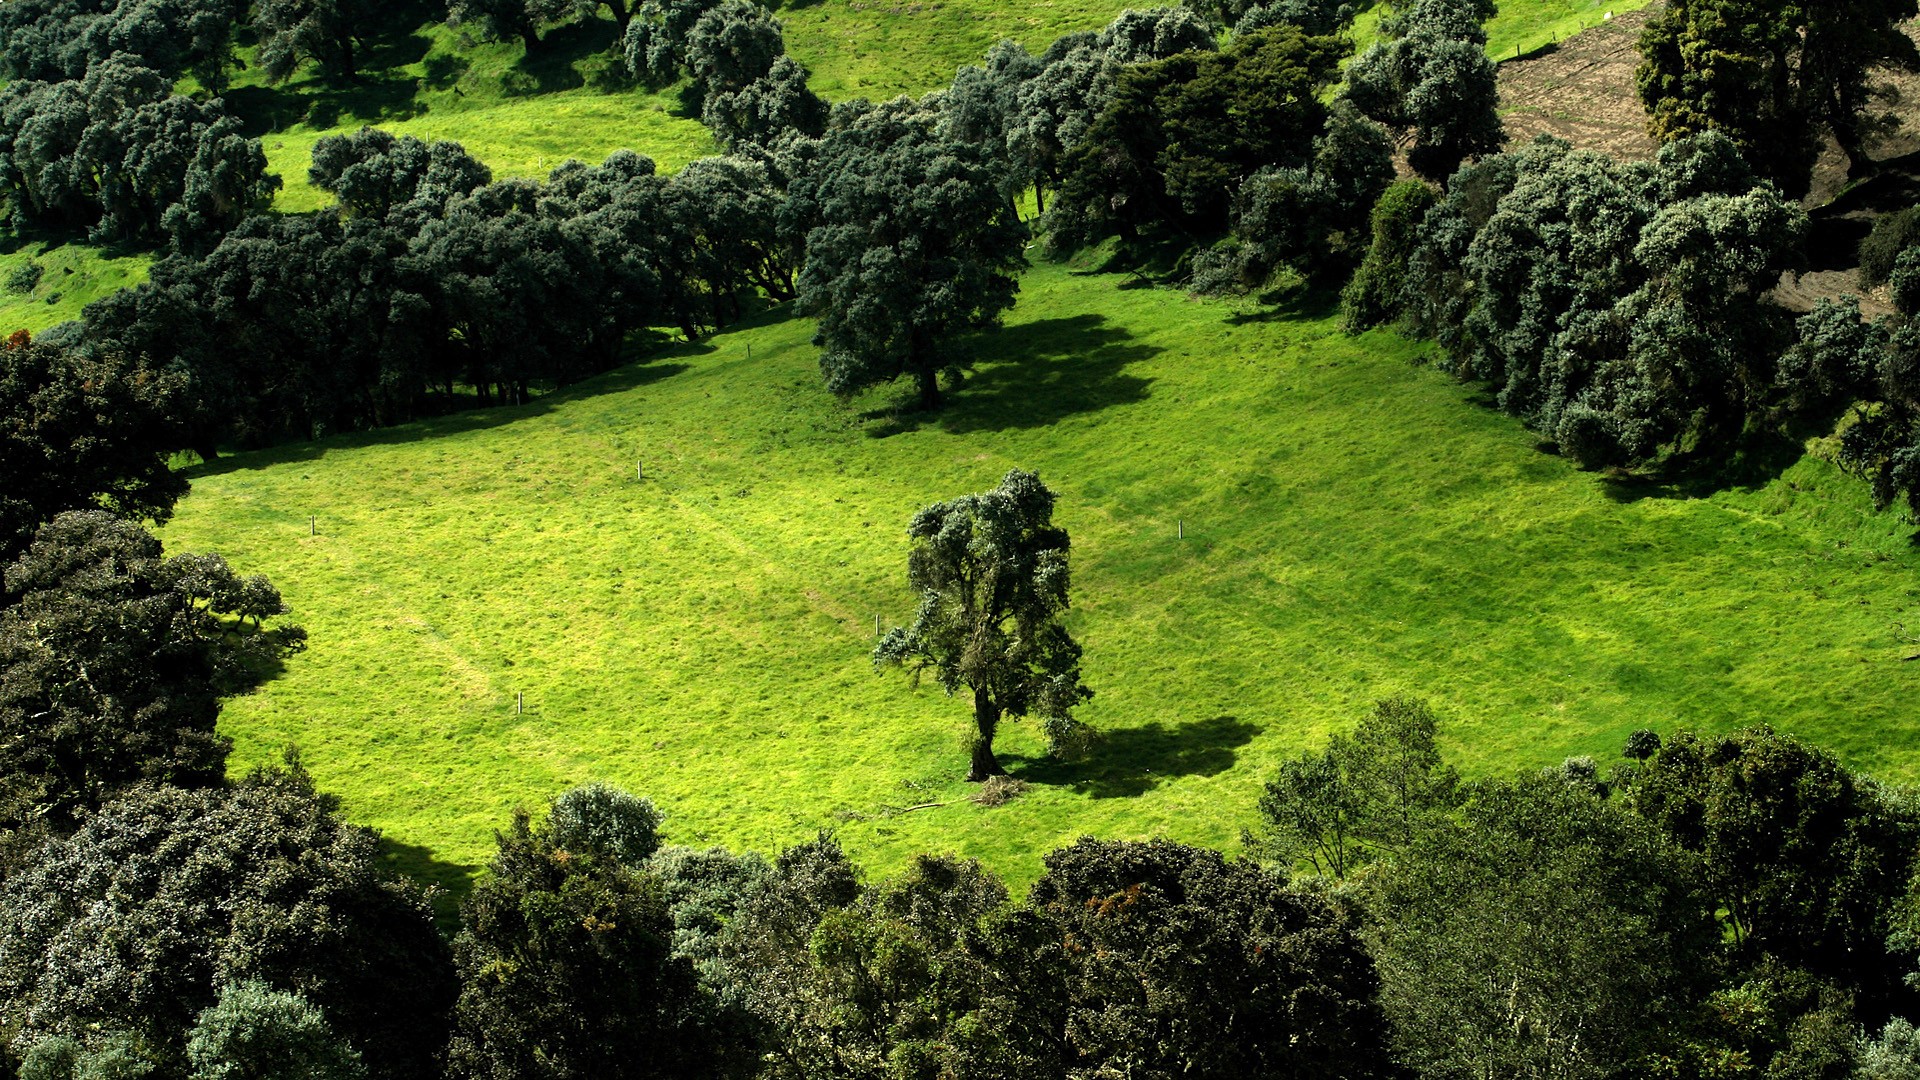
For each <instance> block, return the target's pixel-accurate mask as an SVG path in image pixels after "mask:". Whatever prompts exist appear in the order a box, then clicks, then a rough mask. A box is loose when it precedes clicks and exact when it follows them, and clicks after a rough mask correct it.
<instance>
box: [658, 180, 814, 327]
mask: <svg viewBox="0 0 1920 1080" xmlns="http://www.w3.org/2000/svg"><path fill="white" fill-rule="evenodd" d="M666 195H667V199H668V200H669V204H670V206H671V210H670V214H671V216H672V218H673V220H675V221H678V222H681V223H682V224H683V226H684V228H685V230H686V232H685V235H687V236H689V237H690V238H691V240H692V244H693V249H694V252H695V258H694V262H693V265H694V266H695V267H697V273H698V275H699V276H700V277H701V278H702V279H704V280H705V281H706V282H708V289H709V290H710V291H711V292H713V293H715V294H717V295H720V296H730V295H733V294H737V293H741V292H744V291H747V290H750V289H759V290H760V291H761V292H763V293H765V294H766V295H767V296H768V297H770V298H772V299H774V300H777V301H778V300H791V299H793V297H794V292H795V283H794V277H795V275H797V274H798V273H799V272H800V261H801V258H802V255H803V248H804V246H805V239H806V238H805V236H804V234H803V233H802V231H801V229H800V228H799V225H798V223H797V222H796V221H795V220H794V219H793V216H792V215H790V214H788V213H786V212H785V211H786V193H785V192H784V191H781V190H780V188H779V187H778V186H777V185H776V183H775V181H774V178H773V176H772V173H771V170H770V169H769V168H768V166H767V165H765V164H763V163H762V162H759V161H754V160H749V159H746V158H737V157H734V158H701V159H700V160H699V161H695V162H693V163H692V164H690V165H688V166H687V167H686V168H684V169H681V170H680V171H679V172H677V173H675V174H674V175H673V177H672V178H671V179H670V180H669V181H668V182H667V185H666Z"/></svg>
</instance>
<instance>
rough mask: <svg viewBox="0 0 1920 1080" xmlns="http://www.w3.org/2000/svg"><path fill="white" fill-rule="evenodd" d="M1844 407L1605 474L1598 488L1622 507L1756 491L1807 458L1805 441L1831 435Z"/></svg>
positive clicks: (1801, 415) (1829, 409) (1794, 419)
mask: <svg viewBox="0 0 1920 1080" xmlns="http://www.w3.org/2000/svg"><path fill="white" fill-rule="evenodd" d="M1846 408H1847V406H1834V407H1831V408H1827V409H1818V410H1814V411H1811V412H1807V413H1803V414H1800V415H1797V416H1794V417H1792V418H1791V419H1789V420H1788V421H1786V422H1785V423H1784V424H1781V425H1778V426H1773V425H1768V426H1762V427H1756V428H1754V429H1752V430H1749V431H1748V432H1746V433H1745V434H1743V435H1742V436H1741V437H1740V439H1739V441H1738V442H1736V443H1735V444H1734V445H1733V446H1731V447H1729V448H1725V449H1720V450H1717V451H1699V450H1695V451H1684V452H1681V453H1677V454H1674V455H1673V456H1671V457H1669V458H1667V459H1665V460H1664V461H1661V462H1659V463H1658V464H1656V465H1654V466H1652V467H1650V468H1648V469H1645V470H1642V471H1639V472H1631V473H1629V472H1625V471H1614V472H1608V473H1606V474H1604V476H1603V477H1602V490H1603V491H1605V492H1606V495H1607V497H1608V498H1610V499H1612V500H1614V501H1615V502H1620V503H1635V502H1639V501H1640V500H1642V499H1704V498H1707V497H1708V496H1711V495H1717V494H1719V493H1720V492H1723V491H1740V492H1748V493H1751V492H1755V491H1758V490H1760V489H1761V488H1764V487H1766V486H1767V485H1768V484H1771V483H1773V482H1774V481H1776V480H1778V479H1780V477H1781V476H1782V474H1784V473H1785V472H1786V471H1787V470H1788V469H1790V468H1792V467H1793V466H1794V464H1795V463H1796V462H1798V461H1799V460H1800V459H1801V458H1803V457H1805V456H1806V455H1807V441H1808V440H1809V439H1812V438H1815V437H1817V436H1821V435H1825V434H1827V433H1829V432H1831V431H1832V430H1833V429H1834V426H1835V425H1836V424H1837V423H1838V422H1839V419H1840V414H1841V413H1842V412H1844V411H1845V409H1846Z"/></svg>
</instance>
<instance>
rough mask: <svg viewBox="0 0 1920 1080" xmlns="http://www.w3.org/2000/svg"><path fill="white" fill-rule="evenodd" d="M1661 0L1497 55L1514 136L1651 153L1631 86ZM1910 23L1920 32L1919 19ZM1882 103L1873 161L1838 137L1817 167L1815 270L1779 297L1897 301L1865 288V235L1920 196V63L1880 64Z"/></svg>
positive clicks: (1789, 302) (1881, 307) (1505, 114)
mask: <svg viewBox="0 0 1920 1080" xmlns="http://www.w3.org/2000/svg"><path fill="white" fill-rule="evenodd" d="M1661 7H1662V5H1657V4H1656V5H1652V6H1649V7H1647V8H1644V9H1642V10H1640V11H1633V12H1625V13H1622V14H1620V15H1618V16H1616V17H1614V18H1611V19H1609V20H1607V21H1606V22H1604V23H1602V24H1601V25H1599V26H1596V27H1594V28H1593V29H1591V30H1587V31H1585V32H1583V33H1580V34H1577V35H1575V36H1573V37H1570V38H1568V39H1567V40H1565V41H1562V42H1560V43H1558V44H1557V45H1553V46H1550V47H1548V48H1546V49H1541V50H1538V51H1536V52H1534V53H1532V54H1529V55H1527V56H1524V57H1520V58H1518V59H1514V60H1509V61H1507V62H1506V63H1503V64H1501V65H1500V69H1499V78H1500V112H1501V115H1502V118H1503V119H1504V120H1505V121H1506V125H1507V135H1508V137H1509V140H1510V141H1509V146H1514V147H1517V146H1522V145H1525V144H1526V143H1527V142H1529V141H1531V140H1532V139H1534V138H1535V137H1536V136H1539V135H1554V136H1557V137H1559V138H1562V139H1565V140H1567V141H1568V142H1570V143H1572V144H1573V145H1574V146H1577V147H1580V148H1581V149H1586V150H1598V151H1600V152H1601V153H1605V154H1609V155H1611V156H1613V157H1615V158H1619V159H1621V160H1629V161H1630V160H1640V159H1645V158H1650V157H1652V156H1653V154H1654V152H1655V150H1657V149H1658V144H1657V143H1656V142H1655V141H1654V140H1653V138H1652V137H1651V136H1649V135H1648V134H1647V118H1646V113H1645V111H1644V110H1643V108H1642V107H1641V104H1640V97H1639V94H1638V93H1637V91H1636V90H1635V87H1634V72H1635V70H1636V69H1637V68H1638V67H1639V65H1640V48H1639V41H1640V31H1641V29H1642V28H1643V27H1645V26H1646V24H1647V21H1648V20H1649V19H1650V18H1652V17H1653V16H1655V15H1657V14H1658V13H1659V12H1660V10H1661ZM1908 33H1910V34H1915V35H1916V37H1920V28H1916V27H1909V29H1908ZM1878 81H1879V82H1880V84H1881V86H1882V87H1883V88H1884V91H1885V96H1884V98H1883V100H1882V103H1881V106H1880V107H1881V110H1882V111H1883V112H1885V113H1887V114H1888V115H1890V116H1891V117H1893V118H1894V120H1895V123H1894V125H1893V126H1892V127H1890V128H1889V130H1888V131H1887V132H1886V133H1885V134H1884V135H1883V137H1882V138H1880V139H1879V140H1878V141H1877V142H1876V143H1875V144H1874V146H1873V149H1872V156H1873V158H1874V162H1873V164H1872V166H1871V167H1870V168H1869V169H1863V170H1855V169H1852V168H1851V167H1850V163H1849V162H1848V161H1847V158H1846V155H1845V154H1843V153H1841V151H1840V148H1839V146H1838V145H1837V144H1834V143H1833V142H1832V141H1831V140H1829V141H1828V145H1827V146H1826V147H1825V148H1824V150H1823V152H1822V154H1821V157H1820V161H1819V163H1818V164H1817V165H1816V166H1815V168H1814V175H1813V185H1812V190H1811V191H1810V192H1809V193H1808V195H1807V198H1806V200H1805V205H1806V207H1807V209H1808V211H1809V212H1810V213H1811V214H1812V215H1813V232H1812V235H1811V236H1810V237H1809V239H1808V245H1807V247H1808V251H1807V256H1808V270H1807V272H1806V273H1804V274H1799V275H1788V276H1787V277H1785V278H1783V279H1782V280H1781V283H1780V286H1779V288H1778V289H1776V290H1775V291H1774V298H1775V299H1776V300H1778V301H1779V302H1780V303H1782V304H1784V305H1785V306H1787V307H1788V308H1791V309H1793V310H1795V311H1807V310H1810V309H1812V307H1813V305H1814V304H1815V303H1816V302H1817V301H1819V300H1820V299H1821V298H1823V297H1838V296H1841V295H1843V294H1853V295H1858V296H1860V297H1861V308H1862V310H1864V311H1866V312H1867V313H1868V314H1869V315H1881V314H1886V313H1888V312H1890V311H1892V306H1891V305H1890V304H1888V303H1887V299H1886V295H1885V293H1886V290H1885V289H1884V288H1882V289H1879V290H1873V291H1868V290H1866V289H1863V288H1861V286H1860V281H1859V275H1858V273H1857V268H1858V266H1859V254H1858V248H1859V243H1860V241H1861V240H1862V239H1864V238H1865V237H1866V235H1867V233H1868V232H1869V231H1871V230H1872V228H1873V222H1874V219H1875V218H1877V217H1879V216H1880V215H1881V214H1885V213H1889V212H1891V211H1894V210H1900V209H1903V208H1905V207H1909V206H1914V205H1920V73H1916V72H1902V71H1883V72H1881V73H1880V74H1879V77H1878Z"/></svg>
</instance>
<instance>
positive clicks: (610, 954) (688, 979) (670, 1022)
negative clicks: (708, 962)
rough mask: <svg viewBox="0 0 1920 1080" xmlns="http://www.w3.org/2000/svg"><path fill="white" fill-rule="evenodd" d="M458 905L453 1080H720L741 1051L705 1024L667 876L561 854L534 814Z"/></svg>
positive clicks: (506, 839)
mask: <svg viewBox="0 0 1920 1080" xmlns="http://www.w3.org/2000/svg"><path fill="white" fill-rule="evenodd" d="M499 844H500V849H499V854H498V855H496V856H495V858H494V861H493V866H492V873H491V875H490V876H489V877H488V878H487V879H486V880H484V881H482V882H481V883H480V885H479V886H478V887H477V888H476V889H475V890H474V892H473V894H472V895H471V896H470V897H468V899H467V901H466V903H465V904H464V905H463V906H462V924H463V926H462V929H461V932H460V936H459V937H458V938H457V939H455V941H454V956H455V960H456V963H457V965H458V968H459V971H460V977H461V991H460V1000H459V1004H458V1005H457V1006H456V1008H455V1010H454V1037H453V1041H452V1043H451V1044H450V1045H449V1047H448V1050H447V1065H448V1072H449V1074H450V1075H451V1076H455V1077H476V1078H478V1077H485V1078H497V1080H507V1078H509V1077H511V1078H515V1080H533V1078H539V1077H588V1076H592V1077H607V1078H609V1080H614V1078H620V1077H680V1076H713V1075H719V1074H720V1069H719V1066H721V1065H723V1064H724V1063H725V1062H726V1061H727V1060H728V1055H729V1054H735V1053H738V1052H739V1051H740V1049H741V1048H740V1047H739V1045H738V1044H737V1043H735V1044H732V1045H727V1044H725V1043H722V1042H720V1041H718V1040H715V1039H714V1038H712V1036H711V1034H710V1033H709V1032H706V1031H705V1030H704V1023H705V1020H706V1017H707V1016H708V1012H709V1010H708V1007H707V1005H706V1001H705V996H704V994H703V991H702V989H701V986H700V982H699V979H698V978H697V976H696V974H695V972H694V969H693V965H692V963H691V962H690V961H689V960H688V959H686V958H685V957H681V956H677V955H675V953H674V949H673V943H674V924H673V917H672V914H671V913H670V911H669V909H668V906H667V900H666V897H665V893H664V891H663V890H662V888H661V885H660V882H659V881H658V880H657V879H655V878H654V877H653V876H652V875H651V874H649V873H647V872H646V871H645V870H644V869H643V868H641V867H636V866H629V865H627V864H625V863H623V862H622V861H620V860H619V859H618V858H616V857H614V856H613V855H611V854H609V853H607V852H605V851H603V850H599V849H596V848H592V847H589V848H587V849H586V850H575V849H569V848H567V847H563V846H561V845H560V843H559V842H558V837H556V835H555V834H554V832H553V831H551V830H550V829H549V828H547V827H544V826H542V827H536V826H534V825H533V824H532V822H531V821H530V820H529V819H528V817H527V815H526V814H525V813H520V814H517V815H515V817H514V821H513V826H512V828H511V829H510V830H509V831H507V832H504V833H501V834H500V835H499Z"/></svg>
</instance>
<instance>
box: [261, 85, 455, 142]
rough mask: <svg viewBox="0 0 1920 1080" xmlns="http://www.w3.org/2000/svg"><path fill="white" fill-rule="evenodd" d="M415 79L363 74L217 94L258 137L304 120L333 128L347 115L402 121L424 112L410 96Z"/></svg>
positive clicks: (364, 120)
mask: <svg viewBox="0 0 1920 1080" xmlns="http://www.w3.org/2000/svg"><path fill="white" fill-rule="evenodd" d="M419 88H420V87H419V82H418V80H416V79H413V78H412V77H410V76H403V75H389V74H384V73H382V74H368V75H363V76H362V77H361V78H360V79H359V80H357V81H355V82H350V83H338V84H335V83H328V82H322V81H318V80H315V81H311V82H304V83H300V84H299V85H298V86H297V87H293V86H279V87H275V86H236V87H234V88H233V89H231V90H228V91H227V92H226V94H224V95H223V98H224V100H225V101H226V104H227V110H228V111H229V112H231V113H233V114H234V115H235V116H237V117H239V118H240V125H241V128H242V129H243V130H244V131H245V132H246V134H247V135H249V136H251V137H253V138H260V137H262V136H265V135H269V134H272V133H273V132H276V131H281V130H283V129H286V128H289V127H292V126H294V125H295V124H308V125H310V126H312V127H316V128H331V127H339V126H340V125H341V124H342V123H343V122H344V121H345V120H346V119H347V118H348V117H351V118H353V119H354V120H357V121H360V122H361V123H364V124H380V123H386V122H389V121H394V120H408V119H411V118H413V117H415V116H418V115H420V114H421V113H423V112H425V111H426V107H425V106H424V105H422V104H421V103H420V102H419V101H418V100H416V94H417V93H418V91H419Z"/></svg>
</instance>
